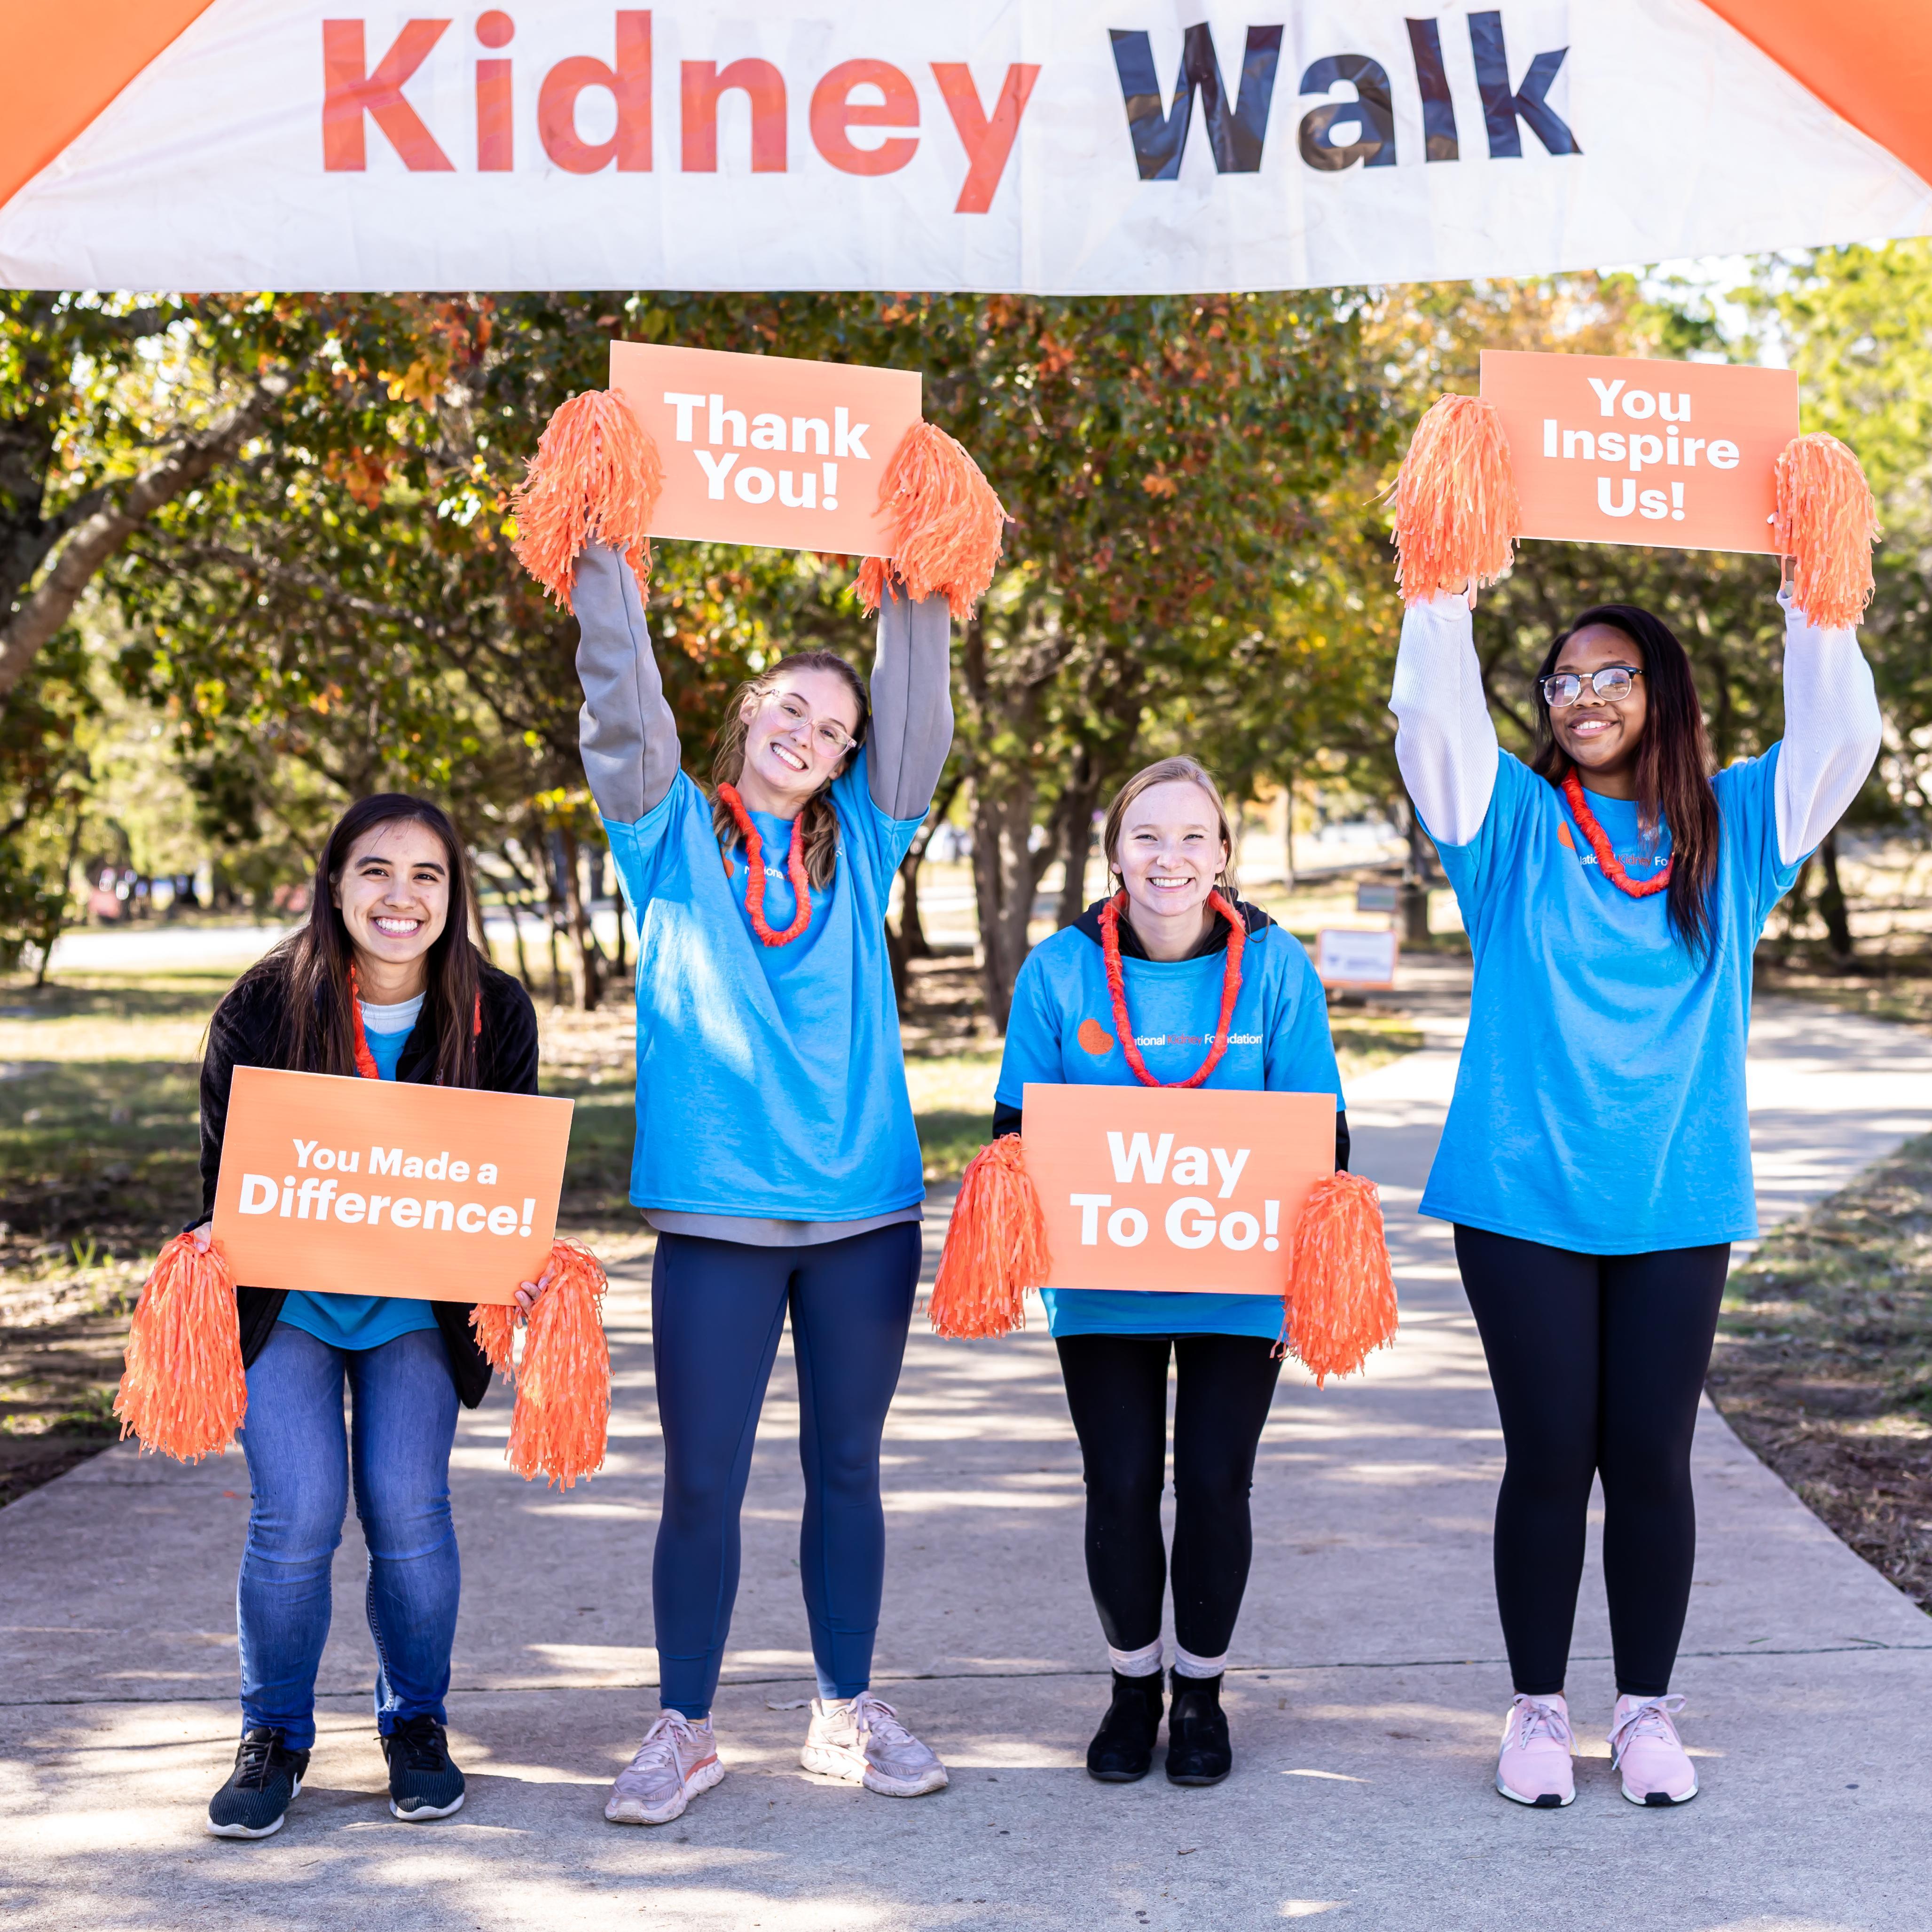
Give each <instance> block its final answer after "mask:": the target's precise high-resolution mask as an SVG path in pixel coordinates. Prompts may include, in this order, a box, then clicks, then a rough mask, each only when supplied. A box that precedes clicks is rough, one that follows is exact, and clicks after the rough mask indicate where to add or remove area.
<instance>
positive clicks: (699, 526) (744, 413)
mask: <svg viewBox="0 0 1932 1932" xmlns="http://www.w3.org/2000/svg"><path fill="white" fill-rule="evenodd" d="M610 386H611V388H612V389H614V390H616V392H617V393H618V394H619V395H621V396H622V398H624V400H625V401H626V402H627V403H628V404H630V406H631V408H632V409H634V410H636V411H637V417H638V419H639V421H640V422H642V423H643V426H644V427H645V428H646V429H647V430H649V431H650V433H651V435H652V437H653V438H654V439H655V442H656V443H657V446H658V455H660V456H661V457H662V458H663V459H664V493H663V494H662V495H661V496H659V497H658V507H657V511H656V514H655V515H654V516H653V517H652V519H651V535H653V536H662V537H689V538H695V539H696V540H697V541H700V542H710V543H742V544H766V545H769V546H770V547H772V548H774V549H778V550H838V551H842V552H844V553H847V554H848V555H851V556H883V555H884V554H885V552H886V538H885V536H884V534H883V529H882V526H881V524H880V519H879V514H878V510H879V479H880V478H881V477H882V476H883V475H884V474H885V471H886V464H887V463H889V462H890V461H891V460H892V452H894V451H895V449H898V446H899V440H900V438H901V437H903V436H904V434H905V433H906V431H907V430H909V429H910V428H912V426H913V424H914V423H916V422H918V421H919V408H920V402H919V392H920V379H919V372H918V371H916V370H913V369H868V368H862V367H860V366H859V365H856V364H854V363H849V362H797V361H794V360H793V359H792V358H790V357H789V356H733V355H728V354H727V353H724V351H723V350H715V349H673V348H666V347H661V346H659V345H658V344H655V343H647V342H613V343H612V344H611V345H610Z"/></svg>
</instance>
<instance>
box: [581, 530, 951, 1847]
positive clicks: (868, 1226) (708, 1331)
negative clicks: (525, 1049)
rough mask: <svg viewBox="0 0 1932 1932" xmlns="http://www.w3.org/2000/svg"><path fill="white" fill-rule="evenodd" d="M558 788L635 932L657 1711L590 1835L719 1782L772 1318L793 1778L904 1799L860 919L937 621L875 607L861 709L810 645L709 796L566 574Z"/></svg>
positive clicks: (934, 709) (895, 1203) (899, 1202)
mask: <svg viewBox="0 0 1932 1932" xmlns="http://www.w3.org/2000/svg"><path fill="white" fill-rule="evenodd" d="M575 598H576V610H577V618H578V621H579V623H580V626H581V642H580V644H579V646H578V650H577V671H578V674H579V676H580V678H581V679H582V681H583V691H584V706H583V716H582V721H581V739H582V744H583V765H584V771H585V773H586V776H587V777H588V778H589V781H590V787H591V790H592V793H594V794H595V797H596V800H597V804H598V809H599V810H600V811H601V812H602V813H603V814H604V821H605V824H606V826H607V829H608V832H609V835H610V847H611V850H612V853H613V855H614V856H615V857H616V862H617V868H618V874H619V877H620V878H621V879H622V882H623V886H624V892H625V898H627V900H628V902H629V904H630V905H631V909H632V910H633V912H634V913H635V914H636V916H637V927H638V935H639V940H638V968H637V1151H636V1154H635V1158H634V1165H633V1167H632V1170H631V1200H632V1202H634V1203H635V1205H637V1206H638V1207H639V1208H642V1209H643V1211H644V1214H645V1216H646V1218H647V1219H648V1220H649V1223H650V1224H651V1226H652V1227H653V1228H654V1229H655V1230H656V1231H657V1236H658V1244H657V1254H656V1259H655V1262H654V1263H653V1265H652V1274H651V1334H652V1352H653V1358H654V1361H655V1367H656V1375H657V1397H658V1416H659V1419H660V1421H661V1424H662V1426H663V1429H664V1509H663V1514H662V1517H661V1520H660V1522H659V1525H658V1538H657V1550H656V1554H655V1559H654V1562H653V1565H652V1601H653V1604H654V1607H655V1616H656V1626H657V1649H658V1672H659V1692H658V1696H659V1700H660V1702H661V1705H662V1707H663V1708H662V1711H661V1715H659V1717H658V1720H657V1721H656V1722H655V1724H653V1725H652V1727H651V1728H650V1730H649V1733H647V1735H646V1737H645V1739H644V1742H643V1745H642V1747H641V1748H640V1749H639V1751H637V1755H636V1757H634V1760H632V1762H631V1765H630V1766H629V1767H628V1769H626V1770H625V1771H624V1772H622V1774H621V1775H619V1778H618V1779H617V1781H616V1786H615V1787H614V1788H613V1790H612V1792H611V1793H610V1801H609V1802H608V1804H607V1805H606V1807H605V1808H604V1816H605V1817H607V1818H608V1819H610V1820H612V1822H613V1823H619V1824H644V1825H661V1824H664V1823H667V1822H668V1821H669V1820H671V1819H673V1818H675V1817H677V1816H678V1815H679V1814H680V1813H681V1812H682V1811H684V1809H685V1806H686V1805H688V1803H689V1802H690V1800H691V1799H692V1798H693V1797H695V1796H697V1795H698V1794H699V1793H701V1792H704V1791H708V1790H710V1788H711V1787H712V1786H713V1785H715V1784H716V1783H717V1782H718V1779H719V1778H721V1776H722V1775H724V1774H723V1769H722V1767H721V1765H720V1763H719V1761H718V1750H717V1745H716V1741H715V1736H714V1734H713V1731H712V1718H711V1709H712V1699H713V1697H714V1694H715V1692H716V1690H717V1687H718V1672H719V1668H720V1666H721V1662H722V1660H723V1656H724V1642H725V1638H726V1636H727V1632H728V1631H729V1630H730V1621H731V1609H732V1603H733V1598H734V1596H735V1595H736V1589H737V1583H738V1560H739V1542H738V1516H739V1507H740V1505H741V1504H742V1501H743V1498H744V1494H745V1481H746V1478H747V1477H748V1474H749V1472H750V1466H751V1448H752V1442H753V1439H754V1436H755V1435H756V1433H757V1418H758V1412H759V1410H760V1407H761V1406H762V1404H763V1400H764V1394H765V1386H766V1382H767V1380H768V1379H769V1376H770V1374H771V1370H772V1363H773V1361H774V1360H775V1358H776V1355H777V1352H778V1340H779V1337H780V1336H781V1334H782V1332H783V1331H784V1324H785V1318H786V1315H787V1311H789V1313H790V1318H791V1324H792V1337H793V1351H794V1353H795V1355H796V1360H797V1365H798V1379H799V1412H800V1415H799V1460H800V1461H801V1462H802V1464H803V1465H804V1471H805V1517H804V1521H803V1524H802V1528H801V1532H800V1536H799V1568H800V1571H801V1573H802V1577H801V1580H802V1583H803V1586H804V1591H805V1610H806V1614H807V1617H808V1621H809V1623H810V1626H811V1646H812V1655H813V1658H814V1662H815V1664H816V1665H817V1675H818V1689H819V1696H818V1697H817V1700H814V1703H813V1705H812V1713H811V1723H810V1728H809V1731H808V1736H807V1738H806V1741H805V1748H804V1750H803V1752H802V1762H803V1763H804V1764H805V1767H806V1769H808V1770H811V1771H816V1772H823V1773H826V1774H828V1775H831V1776H833V1777H837V1778H844V1779H846V1780H847V1781H850V1782H852V1783H853V1784H862V1785H864V1786H865V1787H866V1789H868V1790H872V1791H876V1792H880V1793H886V1794H887V1795H889V1796H895V1797H901V1798H910V1797H916V1796H919V1795H920V1794H921V1793H926V1792H929V1791H936V1790H938V1789H939V1788H940V1787H941V1786H943V1785H944V1784H945V1783H946V1772H945V1768H944V1766H942V1765H941V1763H940V1761H939V1760H938V1758H937V1757H935V1755H934V1754H933V1753H932V1751H930V1750H929V1749H928V1748H927V1747H926V1745H923V1744H922V1743H921V1742H919V1739H917V1738H916V1737H914V1736H913V1735H912V1733H910V1731H908V1730H907V1729H906V1727H904V1725H902V1724H901V1723H900V1722H899V1721H898V1717H897V1715H895V1712H893V1709H892V1706H890V1705H889V1704H886V1703H882V1702H881V1701H880V1700H879V1699H877V1697H874V1696H873V1695H872V1694H871V1659H872V1645H873V1639H874V1634H875V1632H876V1631H877V1625H878V1618H879V1603H880V1593H881V1590H882V1588H883V1577H884V1566H885V1548H884V1545H885V1521H884V1514H883V1506H882V1505H881V1502H880V1493H879V1445H880V1436H881V1433H882V1432H883V1428H884V1426H885V1419H886V1409H887V1407H888V1406H889V1404H890V1403H891V1401H892V1392H893V1390H894V1389H895V1387H896V1385H897V1384H898V1374H899V1366H900V1361H901V1357H902V1355H903V1354H904V1348H905V1339H906V1332H907V1328H908V1326H909V1325H910V1321H911V1317H912V1307H913V1291H914V1289H915V1288H916V1285H917V1283H918V1279H919V1258H920V1233H919V1218H920V1203H921V1202H922V1200H923V1199H924V1198H925V1193H926V1190H925V1184H924V1179H923V1170H922V1164H921V1162H920V1158H919V1139H918V1136H917V1134H916V1131H915V1130H914V1128H913V1118H912V1107H911V1103H910V1100H908V1098H907V1093H906V1083H905V1070H904V1065H903V1064H902V1062H901V1058H900V1053H899V1035H898V1014H897V1011H896V1008H895V1004H894V1000H893V994H892V975H891V973H890V971H889V966H888V963H887V960H886V951H885V911H886V895H887V894H888V892H889V889H890V888H891V885H892V876H893V874H894V872H895V871H896V869H897V868H898V862H899V860H900V859H901V857H902V856H904V853H905V850H906V847H907V845H908V844H910V841H911V840H912V837H913V834H914V833H915V832H916V831H917V830H918V829H919V826H920V824H921V823H922V821H923V820H924V817H925V814H926V808H927V806H928V805H929V803H930V802H931V800H932V790H933V787H934V786H935V784H936V783H937V782H938V778H939V774H940V771H941V767H942V766H944V763H945V761H946V756H947V751H948V750H949V748H950V746H951V744H952V742H953V708H952V699H951V694H950V657H951V638H952V628H951V622H950V617H949V615H948V612H947V604H946V601H945V599H944V597H942V596H934V597H932V598H926V599H925V600H923V601H919V602H916V603H914V602H912V601H908V600H907V599H906V598H903V597H893V596H890V595H888V596H887V597H886V599H885V601H883V604H882V605H881V607H880V617H879V631H878V653H877V658H876V660H875V661H874V665H873V670H872V676H871V690H870V693H869V695H868V691H867V689H866V687H865V685H863V684H862V683H861V682H860V681H859V677H858V676H857V674H856V673H855V672H854V671H853V670H852V668H851V667H850V665H848V664H847V663H846V662H845V661H844V659H843V658H840V657H837V656H835V655H832V653H831V652H826V651H807V652H800V653H799V654H798V655H795V656H791V657H787V658H784V659H782V660H781V661H779V662H778V663H777V664H774V665H772V667H771V668H770V669H769V670H766V671H765V672H764V673H763V674H762V675H761V676H758V677H757V678H754V679H752V680H751V682H749V683H748V684H746V685H744V686H743V687H742V688H741V689H740V690H739V691H738V692H737V693H736V694H735V695H734V696H733V699H732V700H731V702H730V705H729V706H728V707H727V709H726V712H725V715H724V721H723V723H722V724H721V727H719V730H718V736H717V739H716V745H715V754H714V756H713V758H712V796H709V797H707V796H706V795H705V793H703V791H702V790H700V788H699V787H698V786H697V784H696V783H695V782H694V781H693V780H692V779H691V778H690V777H689V776H688V775H687V774H686V773H685V772H684V771H683V769H682V767H681V766H680V763H679V745H678V738H677V730H676V724H675V722H674V721H673V718H672V716H671V712H670V706H668V705H667V703H665V701H664V691H663V687H662V685H661V682H660V681H659V678H658V670H657V666H656V664H655V661H654V660H653V658H652V651H651V641H650V635H649V631H648V630H647V629H646V625H645V620H644V612H643V604H642V601H641V599H640V596H639V594H638V589H637V580H636V579H635V577H634V575H633V574H632V572H631V568H630V566H629V565H628V563H627V562H625V561H624V560H623V559H622V557H621V556H620V555H619V553H618V552H617V551H616V550H613V549H611V548H609V547H606V546H603V545H598V544H593V545H592V547H590V548H589V549H588V550H586V551H584V552H583V554H582V556H580V557H579V558H578V559H577V574H576V589H575Z"/></svg>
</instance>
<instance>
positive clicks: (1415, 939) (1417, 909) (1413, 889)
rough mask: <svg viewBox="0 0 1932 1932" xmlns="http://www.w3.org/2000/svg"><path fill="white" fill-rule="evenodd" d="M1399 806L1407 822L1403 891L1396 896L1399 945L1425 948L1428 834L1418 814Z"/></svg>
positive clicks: (1427, 917)
mask: <svg viewBox="0 0 1932 1932" xmlns="http://www.w3.org/2000/svg"><path fill="white" fill-rule="evenodd" d="M1403 810H1404V812H1405V814H1406V817H1407V818H1408V820H1409V828H1408V829H1409V856H1408V858H1407V859H1406V860H1405V861H1404V862H1403V868H1402V889H1401V891H1400V894H1399V895H1398V898H1399V900H1400V904H1401V907H1402V943H1403V944H1404V945H1405V946H1427V944H1429V849H1430V848H1429V834H1428V833H1427V832H1425V831H1424V829H1422V818H1421V814H1420V813H1418V811H1416V810H1415V807H1414V806H1413V805H1410V804H1409V802H1408V801H1407V800H1406V799H1405V800H1404V801H1403Z"/></svg>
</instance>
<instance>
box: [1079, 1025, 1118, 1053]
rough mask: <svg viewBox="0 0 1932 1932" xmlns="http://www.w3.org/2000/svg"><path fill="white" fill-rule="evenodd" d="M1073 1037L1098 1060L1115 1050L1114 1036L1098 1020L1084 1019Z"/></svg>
mask: <svg viewBox="0 0 1932 1932" xmlns="http://www.w3.org/2000/svg"><path fill="white" fill-rule="evenodd" d="M1073 1037H1074V1038H1075V1039H1076V1040H1078V1041H1079V1043H1080V1044H1081V1045H1082V1046H1084V1047H1085V1049H1087V1051H1088V1052H1089V1053H1091V1055H1093V1056H1094V1058H1095V1059H1096V1060H1104V1059H1106V1057H1107V1055H1109V1054H1110V1053H1112V1052H1113V1050H1114V1036H1113V1035H1112V1034H1110V1033H1109V1031H1107V1029H1106V1028H1105V1027H1103V1025H1101V1024H1100V1022H1099V1021H1098V1020H1082V1022H1080V1028H1079V1031H1078V1032H1077V1033H1076V1034H1074V1036H1073Z"/></svg>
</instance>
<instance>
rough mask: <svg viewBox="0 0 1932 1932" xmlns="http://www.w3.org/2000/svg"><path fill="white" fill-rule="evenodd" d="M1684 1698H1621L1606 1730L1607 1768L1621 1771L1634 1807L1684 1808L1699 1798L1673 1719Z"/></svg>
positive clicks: (1627, 1796) (1687, 1755) (1686, 1752)
mask: <svg viewBox="0 0 1932 1932" xmlns="http://www.w3.org/2000/svg"><path fill="white" fill-rule="evenodd" d="M1683 1708H1684V1700H1683V1699H1682V1697H1619V1699H1618V1700H1617V1714H1616V1719H1615V1721H1613V1723H1612V1724H1611V1726H1610V1768H1611V1769H1612V1770H1613V1771H1621V1772H1622V1773H1623V1778H1624V1796H1625V1797H1626V1798H1628V1799H1629V1800H1630V1802H1631V1803H1632V1804H1633V1805H1688V1804H1689V1803H1690V1802H1691V1799H1694V1798H1695V1797H1696V1796H1697V1769H1696V1768H1695V1767H1694V1766H1693V1765H1692V1763H1691V1754H1690V1753H1689V1752H1688V1751H1686V1750H1685V1748H1684V1745H1683V1742H1682V1739H1679V1736H1678V1735H1677V1727H1676V1724H1674V1723H1673V1721H1672V1718H1671V1714H1672V1713H1673V1712H1676V1711H1681V1710H1682V1709H1683Z"/></svg>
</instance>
